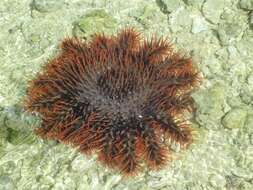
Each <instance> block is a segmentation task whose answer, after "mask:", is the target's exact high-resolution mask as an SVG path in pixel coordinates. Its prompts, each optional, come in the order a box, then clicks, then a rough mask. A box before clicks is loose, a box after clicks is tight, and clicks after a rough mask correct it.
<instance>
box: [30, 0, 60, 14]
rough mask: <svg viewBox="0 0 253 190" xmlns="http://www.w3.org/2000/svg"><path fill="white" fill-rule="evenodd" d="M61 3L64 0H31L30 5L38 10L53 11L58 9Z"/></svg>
mask: <svg viewBox="0 0 253 190" xmlns="http://www.w3.org/2000/svg"><path fill="white" fill-rule="evenodd" d="M63 4H64V0H33V1H32V3H31V4H30V6H31V8H32V9H35V10H37V11H39V12H53V11H56V10H57V9H60V8H61V7H62V5H63Z"/></svg>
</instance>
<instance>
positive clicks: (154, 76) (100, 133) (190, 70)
mask: <svg viewBox="0 0 253 190" xmlns="http://www.w3.org/2000/svg"><path fill="white" fill-rule="evenodd" d="M61 49H62V51H61V53H60V54H59V55H58V56H57V57H56V58H54V59H52V60H51V61H50V62H49V63H48V64H47V65H46V66H45V67H44V70H43V71H42V73H41V74H39V75H38V77H37V78H36V79H35V80H33V81H32V82H31V83H30V85H29V88H28V91H27V97H26V100H25V106H26V108H27V110H28V111H30V112H35V113H38V114H39V115H40V117H41V118H42V126H41V127H40V128H38V129H37V130H36V132H37V134H38V135H39V136H41V137H42V138H48V139H55V140H59V141H61V142H63V143H67V144H71V145H73V146H74V147H77V148H78V149H79V150H80V152H82V153H85V154H91V153H93V152H96V153H97V154H98V160H99V161H101V162H102V163H104V164H105V165H107V166H108V167H111V168H115V169H118V170H119V171H121V172H122V173H123V174H124V175H133V174H136V173H137V172H138V171H139V170H140V168H141V167H140V162H141V161H142V160H144V161H145V162H146V163H147V165H148V167H150V168H151V169H159V168H161V167H162V166H164V165H165V164H166V162H167V161H169V160H170V154H169V151H170V148H169V147H167V145H165V143H164V142H165V141H164V139H163V138H167V139H169V140H170V142H172V143H175V142H176V143H178V144H180V145H181V146H182V147H187V146H188V145H189V144H190V143H191V142H192V135H191V129H190V127H189V123H188V122H187V121H185V119H184V114H185V112H192V111H194V107H193V99H192V98H191V96H190V93H191V92H192V90H193V89H194V87H196V86H197V85H198V84H199V82H200V80H201V76H200V73H199V72H198V71H197V69H196V68H195V67H194V65H193V63H192V60H191V59H190V58H185V57H182V56H180V55H179V54H178V53H175V52H173V50H172V47H171V45H170V44H169V43H168V41H167V40H166V39H156V38H154V37H153V38H152V39H151V40H150V41H149V40H141V37H140V34H139V33H138V32H136V31H135V30H134V29H129V28H128V29H124V30H122V31H121V32H120V33H119V34H118V35H117V36H106V35H104V34H95V35H94V37H93V38H92V39H91V40H90V41H89V42H83V41H81V40H80V39H77V38H68V39H65V40H64V41H63V42H62V44H61Z"/></svg>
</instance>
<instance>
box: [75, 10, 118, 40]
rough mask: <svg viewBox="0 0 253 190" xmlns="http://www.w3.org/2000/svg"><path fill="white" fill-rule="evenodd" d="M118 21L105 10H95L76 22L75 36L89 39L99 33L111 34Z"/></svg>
mask: <svg viewBox="0 0 253 190" xmlns="http://www.w3.org/2000/svg"><path fill="white" fill-rule="evenodd" d="M116 24H117V22H116V20H115V19H114V18H113V17H112V16H111V15H110V14H108V13H107V12H106V11H105V10H103V9H101V10H94V11H91V12H90V13H88V14H86V15H84V16H82V17H81V18H80V19H79V20H78V21H76V22H74V24H73V25H74V27H73V35H74V36H79V37H82V38H87V37H88V36H89V35H91V34H94V33H98V32H105V33H107V32H110V31H111V30H113V29H114V28H116V26H117V25H116Z"/></svg>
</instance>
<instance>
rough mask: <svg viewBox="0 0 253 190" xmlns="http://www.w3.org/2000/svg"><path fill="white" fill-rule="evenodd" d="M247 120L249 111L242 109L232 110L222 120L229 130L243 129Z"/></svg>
mask: <svg viewBox="0 0 253 190" xmlns="http://www.w3.org/2000/svg"><path fill="white" fill-rule="evenodd" d="M246 118H247V111H246V110H245V109H242V108H235V109H232V110H230V111H229V112H228V113H227V114H226V115H225V116H224V117H223V119H222V124H223V126H224V127H226V128H229V129H236V128H242V127H243V126H244V124H245V120H246Z"/></svg>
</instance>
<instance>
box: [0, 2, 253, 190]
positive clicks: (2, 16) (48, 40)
mask: <svg viewBox="0 0 253 190" xmlns="http://www.w3.org/2000/svg"><path fill="white" fill-rule="evenodd" d="M252 11H253V2H252V0H184V1H183V0H156V1H154V0H130V1H120V0H93V1H92V0H73V1H66V0H58V1H56V0H51V1H50V0H41V1H39V0H33V1H32V0H3V1H0V190H2V189H6V190H11V189H18V190H27V189H36V190H37V189H41V190H42V189H43V190H47V189H53V190H60V189H62V190H63V189H71V190H72V189H78V190H86V189H96V190H99V189H103V190H104V189H108V190H109V189H115V190H119V189H124V190H127V189H129V190H135V189H141V190H144V189H145V190H148V189H152V190H155V189H157V190H158V189H163V190H165V189H175V190H179V189H189V190H198V189H204V190H206V189H209V190H211V189H228V190H237V189H243V190H250V189H253V109H252V104H253V101H252V100H253V99H252V98H253V96H252V95H253V52H252V49H253V12H252ZM125 26H134V27H136V28H137V29H138V30H140V31H141V32H143V33H144V34H145V35H146V37H150V36H152V35H153V34H156V35H158V36H168V38H169V39H170V40H171V41H172V43H173V44H174V46H175V48H177V49H178V50H179V51H181V52H182V53H186V54H190V55H191V56H193V59H194V61H195V62H196V65H197V66H198V67H199V69H200V70H201V71H202V73H203V75H204V78H205V80H204V81H203V84H202V85H201V87H200V89H199V90H198V91H196V92H195V93H194V99H195V101H196V105H197V112H196V115H195V118H194V126H193V127H194V129H195V130H196V131H197V139H196V141H195V142H194V143H193V144H192V145H191V147H190V148H189V149H188V150H186V151H179V152H175V159H174V160H173V161H172V162H171V163H170V164H169V165H168V166H167V167H166V168H164V169H163V170H161V171H158V172H156V171H155V172H154V171H153V172H151V171H148V170H146V171H145V172H143V173H142V174H140V175H139V176H137V177H135V178H132V179H127V180H123V179H122V177H121V176H120V175H119V174H117V173H116V172H114V171H111V170H109V169H106V168H104V167H103V166H101V165H100V164H98V163H97V162H96V158H95V157H86V156H83V155H81V154H80V153H78V152H76V151H75V150H74V149H72V148H70V147H68V146H66V145H62V144H58V143H56V142H53V141H43V140H41V139H39V138H38V137H37V136H35V135H34V133H33V129H34V128H35V127H37V126H38V125H39V119H38V118H37V117H33V116H31V115H29V114H27V113H24V110H23V108H22V100H23V98H24V96H25V92H26V87H27V84H28V81H29V80H30V79H32V78H33V77H34V76H35V75H36V73H37V72H39V71H40V70H41V67H42V65H43V64H44V63H46V62H47V60H48V59H50V58H51V57H53V56H54V55H55V54H56V53H57V51H58V44H59V42H60V41H61V39H63V38H64V37H67V36H73V35H77V36H80V37H83V38H89V36H90V35H91V34H93V33H94V32H101V31H104V32H105V33H109V34H112V33H115V32H117V31H118V30H119V29H120V28H124V27H125Z"/></svg>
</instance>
